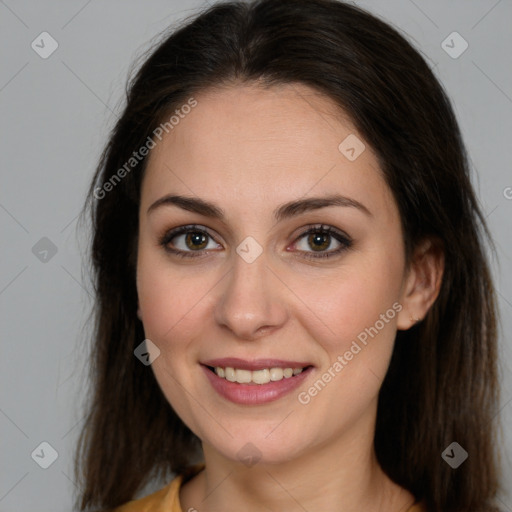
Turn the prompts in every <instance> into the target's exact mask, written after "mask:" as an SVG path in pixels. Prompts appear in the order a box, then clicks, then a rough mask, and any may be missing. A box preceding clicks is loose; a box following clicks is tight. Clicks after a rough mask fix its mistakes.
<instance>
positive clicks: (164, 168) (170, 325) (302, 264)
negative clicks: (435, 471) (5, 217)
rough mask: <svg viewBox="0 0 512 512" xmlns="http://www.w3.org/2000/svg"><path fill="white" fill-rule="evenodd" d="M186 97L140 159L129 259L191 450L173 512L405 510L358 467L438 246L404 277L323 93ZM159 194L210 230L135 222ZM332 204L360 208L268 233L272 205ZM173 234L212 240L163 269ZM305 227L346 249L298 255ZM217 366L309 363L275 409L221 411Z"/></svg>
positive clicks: (226, 92) (373, 181)
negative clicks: (215, 214)
mask: <svg viewBox="0 0 512 512" xmlns="http://www.w3.org/2000/svg"><path fill="white" fill-rule="evenodd" d="M195 98H196V100H197V102H198V104H197V106H196V107H195V108H194V109H193V110H192V111H191V112H190V113H189V114H188V115H186V116H185V117H184V118H183V119H181V120H180V122H179V124H178V125H177V126H176V127H175V128H174V129H173V130H172V131H170V132H169V133H168V134H166V135H165V137H164V138H163V139H162V141H161V142H159V143H158V144H157V145H156V147H155V148H154V149H153V150H152V151H151V154H150V158H149V162H148V167H147V170H146V174H145V177H144V180H143V184H142V191H141V206H140V226H139V244H138V261H137V289H138V296H139V317H140V318H141V320H142V322H143V325H144V330H145V334H146V337H147V338H149V339H150V340H152V341H153V342H154V343H155V344H156V345H157V346H158V347H159V349H160V351H161V352H160V356H159V357H158V358H157V359H156V360H155V361H154V362H153V364H152V368H153V371H154V374H155V377H156V379H157V381H158V383H159V385H160V387H161V389H162V391H163V393H164V394H165V396H166V398H167V399H168V401H169V403H170V404H171V405H172V407H173V408H174V409H175V411H176V412H177V413H178V415H179V416H180V417H181V418H182V420H183V421H184V422H185V423H186V424H187V425H188V426H189V428H190V429H191V430H192V431H193V432H194V433H195V434H196V435H197V436H198V437H199V438H200V439H201V441H202V446H203V451H204V457H205V462H206V469H205V470H204V471H202V472H201V473H199V474H198V475H197V476H196V477H194V478H193V479H192V480H190V481H189V482H188V483H187V484H185V485H184V486H183V488H182V490H181V493H180V499H181V504H182V509H183V510H184V511H186V510H189V508H191V507H193V508H195V509H196V510H198V511H199V512H211V511H224V512H225V511H234V510H245V511H261V510H285V511H295V510H297V511H298V510H304V509H305V510H309V511H313V510H322V511H326V512H329V511H333V512H334V511H337V512H339V510H340V504H342V505H343V510H344V511H354V512H355V511H360V510H381V511H405V510H407V509H408V507H409V506H411V505H412V503H413V502H414V498H413V496H412V495H411V494H410V493H409V492H408V491H406V490H404V489H401V488H400V487H398V486H397V485H396V484H394V483H393V482H392V481H391V480H390V479H389V478H388V477H387V476H386V475H385V473H384V472H383V471H382V470H381V468H380V466H379V465H378V463H377V461H376V458H375V454H374V450H373V437H374V429H375V418H376V408H377V396H378V392H379V389H380V387H381V385H382V381H383V379H384V376H385V374H386V371H387V368H388V365H389V361H390V357H391V354H392V350H393V345H394V339H395V335H396V331H397V329H408V328H410V327H411V326H412V325H413V324H414V323H415V319H421V318H423V317H424V316H425V314H426V313H427V311H428V309H429V308H430V306H431V305H432V303H433V302H434V300H435V299H436V297H437V294H438V292H439V287H440V281H441V277H442V270H443V263H442V257H441V256H440V254H439V251H436V250H434V245H433V244H431V243H430V242H429V241H428V240H427V241H425V243H424V244H423V245H422V246H420V247H419V248H418V250H417V252H416V253H415V256H414V259H413V262H412V265H410V267H409V268H407V267H406V262H405V258H404V243H403V234H402V231H401V224H400V217H399V212H398V209H397V206H396V203H395V201H394V198H393V196H392V193H391V191H390V189H389V187H388V186H387V184H386V182H385V181H384V179H383V177H382V174H381V172H380V170H379V166H378V163H377V159H376V156H375V154H374V153H373V151H372V150H371V148H370V147H369V145H368V144H366V143H365V145H366V149H365V150H364V151H363V152H362V154H361V155H360V156H359V157H358V158H357V159H356V160H354V161H349V159H347V158H346V157H345V156H344V155H343V154H342V153H341V152H340V151H339V149H338V146H339V144H340V142H341V141H343V140H344V139H345V138H346V137H347V136H348V135H349V134H356V135H357V132H356V131H355V129H354V128H353V126H352V125H351V123H350V120H349V119H348V118H347V117H346V116H345V115H343V112H341V111H340V110H339V109H338V108H337V107H336V105H335V104H334V103H332V101H331V100H330V99H327V98H326V97H325V96H322V95H319V94H318V93H316V92H315V91H314V90H312V89H310V88H308V87H307V86H304V85H299V84H293V85H286V86H279V87H277V86H274V87H272V88H267V89H264V88H262V87H259V86H258V85H256V84H251V85H247V84H244V85H241V84H235V85H232V86H230V87H225V88H223V89H216V90H210V91H204V92H203V93H201V94H199V95H195ZM357 136H358V138H359V139H360V140H363V139H362V137H361V136H359V135H357ZM363 142H364V141H363ZM171 193H172V194H180V195H185V196H187V197H199V198H202V199H204V200H207V201H209V202H212V203H215V204H216V205H217V206H218V207H219V208H222V210H224V212H225V218H224V220H219V219H212V218H209V217H206V216H203V215H200V214H198V213H195V212H190V211H186V210H184V209H181V208H179V207H177V206H175V205H164V206H160V207H157V208H154V209H152V210H151V211H150V212H149V213H148V208H149V207H150V206H151V205H152V204H153V203H154V202H155V201H157V200H158V199H160V198H161V197H163V196H165V195H166V194H171ZM333 193H337V194H340V195H343V196H346V197H349V198H351V199H353V200H355V201H358V202H360V203H362V204H363V205H364V206H365V207H366V208H367V209H368V210H369V211H370V212H371V214H367V213H365V212H364V211H362V210H360V209H358V208H355V207H347V206H329V207H324V208H320V209H316V210H312V211H306V212H303V213H301V214H299V215H296V216H293V217H290V218H286V219H283V220H281V221H279V222H276V220H275V219H274V217H273V211H274V209H276V208H277V207H278V206H280V205H282V204H283V203H287V202H289V201H294V200H297V199H304V198H305V197H323V196H326V195H330V194H333ZM187 224H196V225H199V226H201V227H202V228H206V229H207V231H208V232H209V233H210V234H211V236H212V238H207V239H206V240H207V242H208V245H207V249H206V250H205V249H202V251H203V254H202V256H200V257H197V258H188V259H187V258H179V257H177V256H175V255H172V254H170V253H168V252H166V251H165V249H164V247H163V246H162V245H160V243H159V239H160V237H161V236H162V235H163V234H164V233H165V232H166V231H168V230H170V229H172V228H176V227H179V226H183V225H187ZM310 224H313V225H324V226H332V227H333V228H336V229H338V230H341V231H342V232H344V233H346V234H347V235H349V236H350V238H351V239H352V240H353V242H352V245H351V246H350V247H349V248H347V249H346V250H344V251H343V252H341V253H340V254H338V255H333V256H332V257H330V258H318V259H316V260H315V259H307V257H306V256H305V255H308V254H309V255H311V254H312V255H313V256H314V255H315V254H318V251H315V248H316V246H315V245H313V246H312V245H311V242H310V243H308V236H307V235H306V236H302V235H303V233H305V232H306V231H307V229H308V228H309V225H310ZM192 231H193V230H192ZM248 236H251V237H253V238H254V239H255V240H256V241H257V242H258V244H259V245H260V246H261V248H262V250H263V252H262V253H261V255H260V256H259V257H257V258H256V259H255V260H254V261H253V262H252V263H248V262H247V261H245V260H244V259H243V258H242V257H240V256H239V255H238V254H237V252H236V248H237V246H238V245H239V244H240V243H241V242H242V241H243V240H244V239H245V238H246V237H248ZM325 240H326V247H327V248H326V249H324V252H329V251H334V250H335V249H337V248H338V247H340V243H339V242H337V241H336V239H335V238H333V237H329V236H327V237H326V239H325ZM185 242H186V240H185V235H181V236H179V235H178V236H177V237H176V238H174V239H173V240H172V242H170V243H169V244H168V245H169V246H171V247H175V248H180V249H182V250H185V251H189V252H192V251H193V250H194V246H193V245H192V244H190V242H189V245H187V244H186V243H185ZM321 242H322V240H321V241H320V244H321ZM329 242H330V245H327V244H329ZM203 247H204V245H203ZM195 250H196V251H197V249H195ZM394 303H399V304H400V305H401V306H402V309H401V311H400V312H399V313H398V314H397V315H396V316H394V318H392V319H388V322H386V323H385V324H384V327H383V328H382V329H380V330H379V332H378V334H377V335H376V336H374V337H373V338H369V342H368V344H367V345H366V346H364V348H363V349H362V350H361V351H360V352H359V353H358V354H357V355H355V356H354V357H353V359H352V360H351V361H349V362H348V364H347V365H346V366H345V367H344V368H343V370H342V371H341V372H339V373H337V374H336V377H335V378H333V379H332V380H331V381H330V382H329V383H328V384H327V385H326V386H325V387H324V388H323V389H322V390H321V391H320V392H319V393H318V394H317V395H316V396H314V397H313V398H311V401H310V402H309V403H308V404H301V403H300V402H299V401H298V393H299V392H301V391H304V390H306V391H307V390H308V388H309V387H311V386H312V385H313V383H314V382H315V381H317V380H318V379H319V378H320V377H321V375H322V374H323V373H324V372H326V371H328V369H329V367H332V365H333V363H334V362H335V361H336V360H337V357H338V356H339V355H343V354H344V353H345V352H346V351H347V350H349V348H350V346H351V344H352V342H353V341H354V340H356V339H357V336H358V334H360V333H361V332H363V331H364V330H365V328H368V327H370V326H374V325H375V323H376V321H377V320H379V318H381V317H380V315H382V314H385V313H386V311H387V310H389V309H390V308H391V307H392V305H393V304H394ZM218 357H239V358H242V359H248V360H251V359H256V358H276V359H284V360H290V359H293V360H300V361H309V362H310V363H311V364H312V365H314V370H313V372H312V373H311V374H310V375H309V377H308V378H307V380H306V381H305V383H304V384H303V385H302V386H301V387H300V388H299V389H298V390H297V391H296V392H295V391H293V392H291V393H290V394H288V395H287V396H285V397H282V398H280V399H279V400H277V401H274V402H270V403H267V404H264V405H257V406H254V405H251V406H247V405H236V404H233V403H231V402H229V401H227V400H225V399H224V398H222V397H221V396H219V395H218V394H217V393H216V391H215V390H213V388H212V387H211V385H210V384H209V382H208V380H207V379H206V377H205V375H204V372H203V370H202V369H201V367H200V366H199V361H204V360H207V359H212V358H218ZM246 443H252V444H253V445H254V446H255V447H256V448H257V450H258V452H259V454H260V456H261V460H259V462H258V463H257V464H255V465H254V466H252V467H247V466H246V465H245V464H243V463H242V462H241V461H240V460H239V456H238V455H237V454H238V452H239V450H240V449H241V448H242V447H243V446H244V445H246Z"/></svg>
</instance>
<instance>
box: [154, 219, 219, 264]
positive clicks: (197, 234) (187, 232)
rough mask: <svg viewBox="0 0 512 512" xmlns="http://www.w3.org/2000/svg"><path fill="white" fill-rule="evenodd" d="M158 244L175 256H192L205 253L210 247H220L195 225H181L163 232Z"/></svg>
mask: <svg viewBox="0 0 512 512" xmlns="http://www.w3.org/2000/svg"><path fill="white" fill-rule="evenodd" d="M160 245H162V246H163V247H164V249H165V250H166V251H167V252H170V253H172V254H175V255H177V256H182V257H184V258H186V257H194V256H203V255H206V254H207V252H208V251H209V250H210V249H218V248H219V247H220V248H222V246H220V245H219V244H217V243H216V242H215V240H214V239H213V237H212V236H211V235H210V234H209V233H207V232H206V231H204V230H203V229H201V228H198V227H196V226H193V225H191V226H181V227H179V228H176V229H173V230H171V231H169V232H167V233H165V234H164V236H163V237H162V238H161V239H160Z"/></svg>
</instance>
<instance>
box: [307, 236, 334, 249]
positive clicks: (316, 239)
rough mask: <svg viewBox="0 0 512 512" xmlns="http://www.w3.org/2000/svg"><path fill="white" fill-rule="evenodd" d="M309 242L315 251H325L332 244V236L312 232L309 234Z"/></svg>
mask: <svg viewBox="0 0 512 512" xmlns="http://www.w3.org/2000/svg"><path fill="white" fill-rule="evenodd" d="M308 244H309V246H310V247H311V248H312V249H313V250H314V251H324V250H325V249H327V248H328V247H329V245H330V244H331V236H330V235H327V234H325V233H312V234H310V235H309V236H308Z"/></svg>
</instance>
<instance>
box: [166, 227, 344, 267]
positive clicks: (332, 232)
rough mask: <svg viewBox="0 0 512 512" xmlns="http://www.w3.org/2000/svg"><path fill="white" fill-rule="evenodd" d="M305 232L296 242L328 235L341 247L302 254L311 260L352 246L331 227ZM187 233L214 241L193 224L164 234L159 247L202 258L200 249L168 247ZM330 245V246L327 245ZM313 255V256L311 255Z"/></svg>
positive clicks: (188, 256)
mask: <svg viewBox="0 0 512 512" xmlns="http://www.w3.org/2000/svg"><path fill="white" fill-rule="evenodd" d="M307 228H308V229H307V230H306V231H304V232H303V233H301V234H300V235H299V236H298V237H297V239H296V240H300V239H301V238H303V237H305V236H306V235H310V234H317V233H320V234H323V235H329V236H330V237H332V238H334V239H335V240H337V241H338V242H339V243H340V244H341V246H340V247H339V248H338V249H335V250H331V251H329V252H323V251H322V252H318V253H316V254H315V253H310V252H304V251H301V252H304V255H303V257H305V258H307V259H311V260H317V259H322V258H331V257H333V256H337V255H339V254H341V253H342V252H344V251H346V250H347V249H349V248H350V247H351V246H352V240H351V238H350V237H349V236H347V235H345V234H344V233H342V232H340V231H338V230H336V229H334V228H333V227H331V226H324V225H310V226H307ZM187 233H201V234H204V235H206V236H207V237H209V238H211V239H212V240H214V238H213V237H212V236H211V235H210V234H209V233H208V232H207V231H205V230H204V229H201V228H200V227H199V226H197V225H195V224H191V225H187V226H181V227H179V228H176V229H172V230H170V231H168V232H166V233H164V235H163V236H162V237H161V238H160V240H159V245H161V246H162V247H163V248H164V249H165V250H166V251H167V252H170V253H171V254H174V255H175V256H178V257H179V258H197V257H203V256H204V253H205V249H201V250H198V251H182V250H181V249H172V248H171V247H169V245H168V244H169V243H170V242H171V240H172V239H173V238H175V237H177V236H179V235H182V234H187ZM294 243H295V242H294ZM329 245H330V244H329ZM313 254H314V255H313Z"/></svg>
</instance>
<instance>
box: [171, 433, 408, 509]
mask: <svg viewBox="0 0 512 512" xmlns="http://www.w3.org/2000/svg"><path fill="white" fill-rule="evenodd" d="M371 434H372V432H368V431H364V429H360V430H359V432H358V433H357V435H356V436H355V435H354V433H352V432H351V433H347V434H346V435H344V436H342V437H339V438H338V439H336V440H335V441H334V442H333V441H332V440H331V441H330V442H325V443H324V444H323V445H315V446H312V447H311V448H310V449H309V450H306V451H304V453H303V454H302V455H301V456H299V457H297V458H294V459H293V460H292V461H286V462H282V463H279V464H277V463H273V464H269V463H265V461H263V460H262V461H259V462H258V463H256V464H255V465H253V466H251V467H248V466H246V465H244V464H243V463H241V462H239V461H233V460H231V459H228V458H225V457H223V456H222V455H221V454H219V453H218V452H217V451H216V450H215V449H213V447H211V446H208V445H206V444H203V450H204V455H205V463H206V467H205V469H204V471H202V472H201V473H199V475H197V477H195V478H194V479H192V480H191V481H190V482H188V483H187V484H185V485H184V487H183V488H182V492H181V503H182V509H183V510H184V511H188V510H197V511H200V512H219V511H223V512H225V511H226V510H244V512H261V510H297V511H301V510H302V511H303V510H306V511H315V510H322V511H325V512H340V510H343V512H360V511H361V510H379V511H381V512H388V511H389V512H392V511H393V512H396V511H398V510H401V511H406V510H407V509H408V508H409V507H410V506H411V505H412V504H413V502H414V497H413V496H412V495H411V494H410V493H409V492H408V491H406V490H405V489H402V488H401V487H399V486H398V485H396V484H395V483H394V482H392V481H391V480H390V479H389V477H388V476H387V475H386V474H385V473H384V472H383V470H382V468H381V467H380V465H379V464H378V462H377V460H376V457H375V452H374V449H373V435H371Z"/></svg>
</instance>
